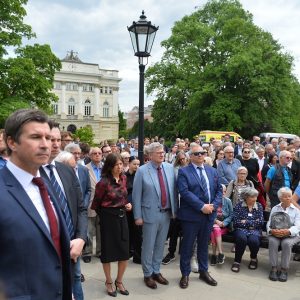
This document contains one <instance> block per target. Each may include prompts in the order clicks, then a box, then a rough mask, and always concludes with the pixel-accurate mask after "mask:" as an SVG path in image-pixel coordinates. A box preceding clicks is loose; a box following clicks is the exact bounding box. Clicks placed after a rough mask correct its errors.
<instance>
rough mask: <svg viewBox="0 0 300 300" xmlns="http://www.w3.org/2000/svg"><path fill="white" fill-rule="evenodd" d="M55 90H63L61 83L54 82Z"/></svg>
mask: <svg viewBox="0 0 300 300" xmlns="http://www.w3.org/2000/svg"><path fill="white" fill-rule="evenodd" d="M54 88H55V89H56V90H61V83H60V82H54Z"/></svg>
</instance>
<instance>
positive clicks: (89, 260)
mask: <svg viewBox="0 0 300 300" xmlns="http://www.w3.org/2000/svg"><path fill="white" fill-rule="evenodd" d="M82 260H83V262H85V263H86V264H87V263H90V262H91V260H92V257H91V256H83V257H82Z"/></svg>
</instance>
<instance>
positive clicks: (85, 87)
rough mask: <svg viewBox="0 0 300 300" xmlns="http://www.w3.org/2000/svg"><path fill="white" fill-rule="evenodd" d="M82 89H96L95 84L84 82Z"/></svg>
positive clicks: (87, 90) (86, 90)
mask: <svg viewBox="0 0 300 300" xmlns="http://www.w3.org/2000/svg"><path fill="white" fill-rule="evenodd" d="M82 89H83V91H85V92H93V91H94V86H93V85H92V84H84V85H83V86H82Z"/></svg>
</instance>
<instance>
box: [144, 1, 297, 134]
mask: <svg viewBox="0 0 300 300" xmlns="http://www.w3.org/2000/svg"><path fill="white" fill-rule="evenodd" d="M162 46H163V47H164V48H165V52H164V54H163V57H162V59H161V61H160V62H158V63H156V64H155V65H154V66H152V67H150V68H148V70H147V72H146V78H147V92H148V93H155V94H156V99H157V100H156V101H155V103H154V107H153V112H152V114H153V118H154V125H153V126H154V128H156V129H157V130H158V132H157V134H159V135H164V136H165V137H167V138H170V137H174V136H177V135H178V136H187V137H192V136H194V135H195V134H198V133H199V132H200V130H204V129H210V130H230V131H231V130H233V131H237V132H239V133H241V134H242V136H244V137H248V136H251V135H253V134H255V133H259V132H262V131H275V132H276V131H277V132H282V131H285V132H291V133H292V132H294V133H297V132H299V131H300V122H299V118H298V116H299V113H300V93H299V92H300V86H299V82H298V81H297V79H296V78H295V76H294V75H293V74H292V68H293V58H292V57H291V56H290V55H289V54H287V53H285V52H284V51H283V48H282V46H281V45H280V44H279V43H278V42H277V41H275V40H274V39H273V38H272V35H271V34H270V33H268V32H265V31H263V30H262V29H261V28H259V27H258V26H256V25H255V24H254V23H253V18H252V15H251V14H250V13H249V12H246V11H245V10H244V9H243V8H242V5H241V4H240V2H239V1H237V0H211V1H209V2H208V3H207V4H206V5H205V6H204V7H202V8H200V9H199V10H198V11H196V12H194V13H193V14H191V15H190V16H185V17H184V18H183V19H182V20H180V21H178V22H176V23H175V25H174V27H173V28H172V35H171V36H170V37H169V38H168V39H167V40H165V41H163V42H162ZM293 116H295V117H293Z"/></svg>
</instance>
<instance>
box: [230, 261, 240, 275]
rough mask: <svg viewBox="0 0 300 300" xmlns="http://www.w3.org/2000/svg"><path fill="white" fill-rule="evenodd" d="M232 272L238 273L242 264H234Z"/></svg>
mask: <svg viewBox="0 0 300 300" xmlns="http://www.w3.org/2000/svg"><path fill="white" fill-rule="evenodd" d="M231 271H232V272H234V273H238V272H239V271H240V264H239V263H237V262H234V263H233V264H232V266H231Z"/></svg>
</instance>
